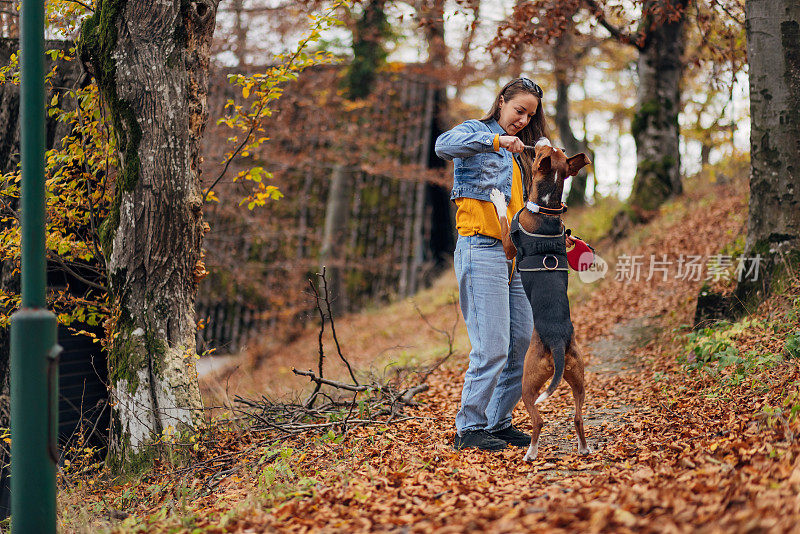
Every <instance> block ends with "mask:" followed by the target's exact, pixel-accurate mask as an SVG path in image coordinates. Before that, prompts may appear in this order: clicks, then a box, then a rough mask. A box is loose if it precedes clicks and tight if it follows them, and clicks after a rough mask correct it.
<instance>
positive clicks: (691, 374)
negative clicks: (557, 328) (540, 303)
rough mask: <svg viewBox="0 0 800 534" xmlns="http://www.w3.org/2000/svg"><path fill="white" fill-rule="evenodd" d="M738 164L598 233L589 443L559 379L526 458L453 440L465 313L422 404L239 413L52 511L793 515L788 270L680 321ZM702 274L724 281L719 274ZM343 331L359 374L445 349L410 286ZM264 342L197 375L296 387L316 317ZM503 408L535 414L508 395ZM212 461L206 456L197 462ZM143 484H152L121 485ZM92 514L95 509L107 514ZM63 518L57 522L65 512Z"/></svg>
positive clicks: (663, 527) (206, 523)
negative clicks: (696, 320)
mask: <svg viewBox="0 0 800 534" xmlns="http://www.w3.org/2000/svg"><path fill="white" fill-rule="evenodd" d="M729 172H731V171H729ZM733 172H736V174H734V175H735V176H739V178H738V179H735V180H734V179H727V180H720V179H717V180H715V181H714V182H712V181H710V180H709V179H708V178H709V176H708V175H703V176H701V177H697V178H695V179H693V180H689V181H687V186H688V187H687V189H688V192H687V193H686V194H685V195H684V196H682V197H681V198H678V199H675V200H674V201H672V202H670V203H669V204H668V205H666V206H665V207H664V208H663V209H662V211H661V214H660V216H659V217H657V218H656V219H654V220H653V221H651V222H650V223H649V224H648V225H645V226H643V227H641V228H638V229H636V230H635V231H634V233H633V234H632V235H630V236H628V238H626V239H625V240H623V241H621V242H619V243H616V244H609V243H603V242H598V252H599V253H600V255H601V256H603V257H604V258H605V259H606V260H607V261H608V262H609V264H610V266H611V269H610V271H609V273H608V275H607V276H606V278H605V279H604V280H603V281H601V282H598V283H595V284H591V285H587V286H585V287H583V288H579V291H576V292H575V293H574V294H573V300H572V317H573V322H574V323H575V327H576V332H577V335H578V339H579V340H580V341H581V343H582V345H583V346H584V352H585V354H586V356H587V359H588V363H589V366H588V369H587V401H586V408H585V418H586V426H587V437H588V439H589V444H590V446H591V447H592V448H593V449H594V451H595V452H594V453H593V454H591V455H589V456H579V455H577V454H576V450H575V449H576V447H575V445H574V429H573V427H572V422H571V421H572V416H573V410H572V399H571V395H570V392H569V389H568V388H567V387H566V385H562V386H561V387H560V388H559V390H558V391H557V393H556V395H555V396H554V397H552V398H551V400H548V402H547V403H546V404H545V405H544V407H543V409H542V414H543V417H544V419H545V422H546V426H545V429H544V431H543V435H542V441H541V445H540V456H539V459H538V460H537V461H535V462H533V463H525V462H523V461H522V456H523V453H524V451H522V450H520V449H507V450H505V451H502V452H500V453H494V454H491V453H484V452H479V451H462V452H457V451H454V450H453V449H452V446H451V444H452V439H453V435H454V427H453V420H454V416H455V412H456V410H457V408H458V402H459V397H460V389H461V384H462V380H463V373H464V369H465V366H466V354H467V352H468V342H467V340H466V336H465V332H464V330H463V326H462V323H461V322H460V320H459V321H458V325H457V327H456V329H455V332H456V334H455V342H454V355H453V356H452V357H451V358H450V359H449V360H448V361H447V363H446V364H445V365H444V366H443V367H442V368H440V369H439V370H437V371H436V372H435V373H433V374H432V375H431V376H430V378H429V380H428V383H429V384H430V389H429V390H428V391H426V392H424V393H422V394H421V395H419V396H418V397H417V400H418V401H419V402H420V405H419V406H418V407H415V408H408V409H407V410H406V414H407V415H408V416H411V418H402V419H401V420H398V421H399V422H396V423H392V424H381V425H370V426H363V427H352V426H349V427H347V430H346V431H344V432H339V431H336V430H335V427H326V428H329V429H326V430H324V431H323V430H320V431H319V433H317V434H315V435H308V434H298V435H297V436H295V437H292V436H289V437H284V438H282V439H281V440H280V441H278V442H275V440H274V437H272V436H271V434H270V432H269V431H263V430H262V431H258V432H255V431H252V430H248V428H247V427H246V426H244V427H242V428H240V429H238V430H237V429H233V430H230V431H222V430H218V431H216V432H215V433H214V434H213V436H214V440H213V441H211V440H209V441H208V442H206V443H204V444H203V447H202V448H201V449H200V451H201V452H199V453H197V456H196V457H191V456H190V458H189V459H188V460H187V461H186V463H187V464H188V466H189V467H187V468H184V469H183V470H181V471H179V473H181V474H180V476H179V477H176V476H167V473H169V472H170V470H171V468H170V467H169V466H168V464H166V463H161V464H159V465H158V466H157V468H156V471H155V472H153V473H147V474H145V475H143V476H142V477H141V478H140V479H137V480H133V481H130V482H127V483H125V484H122V483H105V484H99V486H101V489H100V490H97V491H91V492H87V491H83V492H80V491H75V490H73V491H72V492H70V491H66V490H65V491H64V492H62V501H63V502H64V503H65V504H64V505H63V506H62V510H69V507H68V503H69V502H76V500H78V498H80V499H82V501H81V502H83V501H86V502H90V503H91V502H100V501H101V497H100V496H98V494H100V493H103V494H104V495H105V496H104V497H103V498H102V502H106V503H108V504H107V505H106V507H107V508H111V507H117V508H118V507H119V504H118V503H123V504H125V506H126V509H127V510H128V512H130V513H131V514H132V515H131V517H129V518H128V519H126V520H125V523H126V524H125V523H123V524H120V523H116V525H117V528H119V529H120V530H122V531H135V529H136V528H141V529H147V530H148V531H167V530H168V529H170V528H174V529H175V531H184V530H185V531H192V532H263V531H290V532H309V531H325V532H356V531H359V532H366V531H379V532H383V531H386V532H395V531H404V532H430V531H438V532H467V531H486V532H520V531H523V530H542V531H544V530H546V531H548V532H550V531H553V532H585V531H591V532H633V531H636V532H685V531H699V532H722V531H726V532H790V531H793V530H795V529H796V528H797V524H800V499H798V494H799V492H800V444H799V443H798V441H797V436H798V433H799V432H800V424H799V422H798V414H800V398H798V389H800V387H799V386H800V365H799V363H800V277H798V273H792V274H791V275H790V276H788V277H787V278H786V280H784V282H783V284H782V286H781V289H780V290H779V291H778V293H777V294H776V295H775V296H774V297H773V298H772V299H770V300H769V301H768V302H766V303H764V304H763V305H762V306H761V307H760V308H759V309H758V310H755V311H753V312H752V313H751V314H750V315H749V316H748V317H747V318H746V319H744V320H743V321H740V322H737V323H734V324H730V323H722V324H719V325H716V326H713V327H709V328H706V329H703V330H699V331H697V332H692V331H691V329H690V327H691V325H692V323H693V317H694V309H695V303H696V300H697V294H698V291H699V290H700V287H701V286H702V284H703V282H704V278H705V277H706V276H707V275H708V273H709V272H712V273H713V272H714V271H713V270H714V269H715V267H714V266H715V265H717V264H718V263H719V261H720V259H719V257H717V258H714V255H718V254H720V253H721V254H723V255H728V254H731V253H732V252H731V251H735V248H736V246H737V245H736V243H737V238H738V236H739V235H740V234H741V232H742V231H743V225H744V222H745V218H746V211H747V209H746V181H745V179H744V176H745V173H744V172H743V170H742V169H741V168H739V169H734V171H733ZM717 178H719V175H717ZM579 215H580V214H579ZM585 216H587V217H589V216H590V215H585ZM568 222H569V223H570V224H572V225H573V227H576V228H577V227H578V225H577V224H574V223H572V222H570V221H568ZM739 241H740V240H739ZM662 255H666V258H665V257H664V256H662ZM651 256H653V257H654V260H659V261H661V262H662V263H653V264H652V265H653V266H655V267H656V270H654V271H653V272H652V273H651V272H650V270H651V269H650V267H651ZM696 256H699V257H701V258H702V260H703V261H702V264H703V266H704V268H703V271H702V273H701V276H700V277H699V279H698V280H695V279H694V276H693V275H692V276H685V274H686V271H687V263H686V261H685V260H686V259H687V258H689V257H696ZM626 257H627V258H628V259H625V258H626ZM634 257H641V259H642V262H643V263H642V266H641V272H640V275H639V276H638V277H637V276H636V275H635V274H636V273H635V269H633V271H631V270H630V269H628V268H620V265H631V261H630V258H634ZM681 257H683V258H684V261H683V262H681V261H680V260H679V258H681ZM634 264H635V262H634ZM678 264H680V267H681V269H683V272H682V273H679V272H678ZM682 275H683V276H682ZM713 278H714V276H712V280H711V281H712V282H714V283H716V284H723V285H724V280H723V277H722V276H720V280H716V281H715V280H713ZM571 283H573V284H574V283H575V281H574V280H573V281H572V282H571ZM729 284H730V282H729ZM454 292H455V285H454V280H453V277H452V275H449V273H448V275H446V276H444V277H443V278H442V279H441V280H440V281H439V282H438V283H437V284H436V285H435V286H434V287H433V288H431V289H430V290H428V291H426V292H424V293H423V294H421V295H419V296H418V297H417V299H415V300H416V302H417V303H418V306H419V307H420V308H421V310H422V312H423V313H424V314H425V316H426V317H428V318H429V320H430V321H431V322H432V323H433V324H434V325H435V326H437V327H445V328H449V327H450V326H452V324H453V321H454V320H456V317H457V316H456V315H454V314H455V313H457V312H456V310H454V306H453V304H452V302H451V297H452V295H453V294H454ZM337 333H338V334H339V339H340V341H341V344H342V347H343V352H344V353H345V354H346V355H347V356H348V359H349V361H350V362H351V363H353V364H354V365H355V366H356V367H357V368H358V369H360V370H361V371H360V372H361V373H365V372H366V370H368V369H373V370H375V371H376V372H377V373H378V374H380V373H382V372H384V369H385V365H386V364H387V363H388V362H391V361H400V363H402V364H406V363H411V362H415V361H416V362H424V361H429V360H430V359H432V358H435V357H437V356H440V355H442V354H446V353H447V352H448V343H447V340H446V338H445V336H443V335H442V334H438V333H436V332H434V331H433V330H432V329H431V328H430V327H429V326H428V325H426V324H425V322H424V321H423V320H421V319H420V318H419V316H418V313H417V312H416V310H415V308H414V306H413V305H412V304H411V303H410V302H401V303H397V304H394V305H392V306H389V307H385V308H380V309H375V310H368V311H366V312H364V313H362V314H359V315H355V316H351V317H344V318H342V319H340V320H339V321H338V322H337ZM327 347H328V348H327V349H326V350H327V353H328V357H327V359H326V365H327V369H328V371H329V372H330V373H331V374H330V376H331V377H335V378H339V379H344V378H345V377H346V376H347V375H346V370H345V369H344V368H343V366H341V365H340V364H338V363H337V362H336V360H338V357H336V356H335V354H336V353H335V351H334V349H332V348H330V345H328V346H327ZM258 351H261V352H257V354H260V355H261V356H264V357H261V358H254V359H253V360H254V361H258V362H262V363H258V364H249V366H246V364H247V361H246V360H245V363H244V364H242V367H240V369H239V370H237V371H235V372H231V371H226V372H225V373H223V374H221V375H218V376H216V378H214V377H209V378H207V379H206V380H205V386H204V388H205V391H206V392H209V393H214V394H216V395H218V398H219V399H222V400H224V399H226V398H228V399H229V398H230V397H231V396H232V395H233V394H234V393H237V394H241V395H243V396H250V397H256V396H258V395H260V394H261V393H262V392H265V391H267V392H269V393H270V394H271V395H276V396H279V395H286V394H288V392H289V391H297V389H296V388H303V387H307V384H306V382H305V380H300V379H299V378H297V377H293V376H292V375H291V372H290V368H291V367H292V366H296V367H298V368H312V369H314V368H316V361H317V326H316V325H313V324H312V325H309V326H308V327H307V328H306V329H305V331H304V332H303V333H302V334H301V335H300V336H298V337H297V338H296V339H295V340H294V341H292V342H291V343H288V344H285V345H273V346H270V344H268V343H265V344H264V345H263V346H262V347H259V348H258ZM326 376H327V375H326ZM362 376H364V375H363V374H362ZM214 380H217V381H221V383H222V384H227V386H225V387H221V386H215V385H213V382H214ZM226 392H227V393H226ZM226 394H227V397H226ZM514 423H515V424H516V425H517V426H518V427H520V428H523V429H529V428H530V422H529V419H528V416H527V414H526V413H525V412H524V409H523V407H522V405H521V404H520V405H519V406H518V408H517V410H516V411H515V414H514ZM231 458H233V459H232V460H231ZM214 462H217V463H214ZM214 465H218V466H219V467H216V468H211V467H209V466H214ZM215 469H216V470H215ZM152 485H158V489H157V490H153V491H151V492H150V493H149V494H147V495H142V496H140V497H131V495H132V494H137V493H140V492H141V488H144V487H150V488H152V487H153V486H152ZM121 495H128V500H127V501H126V500H124V499H122V500H119V499H120V496H121ZM70 499H72V501H70ZM115 503H116V504H115ZM101 509H102V507H101ZM90 515H91V514H90ZM100 515H102V513H100V514H95V515H94V516H93V517H92V518H91V520H90V521H94V524H95V525H105V526H106V527H109V526H110V525H111V524H112V523H111V522H109V521H108V520H104V519H100V518H99V516H100ZM62 517H63V521H64V522H69V521H70V518H71V517H77V515H76V514H73V515H72V516H70V515H69V513H66V512H65V513H64V514H63V515H62ZM82 517H85V514H84V516H82ZM73 521H74V520H73ZM73 524H74V523H73ZM192 529H194V530H192Z"/></svg>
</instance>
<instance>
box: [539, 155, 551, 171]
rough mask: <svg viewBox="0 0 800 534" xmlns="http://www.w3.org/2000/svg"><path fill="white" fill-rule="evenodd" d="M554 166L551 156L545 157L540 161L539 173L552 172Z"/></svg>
mask: <svg viewBox="0 0 800 534" xmlns="http://www.w3.org/2000/svg"><path fill="white" fill-rule="evenodd" d="M551 166H552V162H551V161H550V156H549V155H548V156H544V157H543V158H542V159H540V160H539V171H541V172H550V168H551Z"/></svg>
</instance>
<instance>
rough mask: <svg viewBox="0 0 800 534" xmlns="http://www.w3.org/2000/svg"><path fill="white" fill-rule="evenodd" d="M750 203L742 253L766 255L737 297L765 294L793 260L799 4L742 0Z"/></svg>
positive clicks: (798, 174)
mask: <svg viewBox="0 0 800 534" xmlns="http://www.w3.org/2000/svg"><path fill="white" fill-rule="evenodd" d="M745 15H746V31H747V57H748V62H749V67H750V117H751V126H750V209H749V217H748V222H747V240H746V242H745V250H744V257H745V258H753V257H755V256H756V255H759V254H760V255H761V258H763V259H764V260H765V261H764V262H763V263H762V264H761V266H760V269H759V276H758V279H757V280H752V279H751V278H752V277H743V280H742V281H741V282H740V283H739V286H738V287H737V291H736V292H737V297H738V298H739V299H740V300H741V301H742V302H744V303H756V302H758V301H760V300H762V299H763V298H766V296H767V295H768V294H769V291H770V287H771V285H772V282H773V281H774V280H775V278H776V276H777V275H779V274H780V271H781V270H782V269H783V268H784V267H785V263H784V262H791V263H794V264H795V265H796V264H798V262H800V166H798V158H800V4H798V3H797V1H796V0H769V1H767V0H748V1H747V4H746V12H745Z"/></svg>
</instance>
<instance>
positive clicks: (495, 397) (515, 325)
mask: <svg viewBox="0 0 800 534" xmlns="http://www.w3.org/2000/svg"><path fill="white" fill-rule="evenodd" d="M508 301H509V312H510V318H511V332H510V341H509V345H508V361H507V362H506V366H505V368H504V369H503V372H502V373H501V374H500V379H499V380H498V382H497V387H495V388H494V393H493V394H492V398H491V400H490V401H489V405H488V407H487V408H486V417H487V425H486V430H488V431H489V432H496V431H498V430H503V429H504V428H508V427H509V426H511V411H512V410H513V409H514V406H516V405H517V402H519V399H520V397H521V396H522V370H523V366H524V363H525V353H526V352H527V351H528V346H529V345H530V343H531V336H532V335H533V313H532V312H531V304H530V302H529V301H528V297H527V295H526V294H525V289H524V288H523V287H522V280H521V279H520V276H519V273H514V277H513V278H512V279H511V285H510V286H509V293H508Z"/></svg>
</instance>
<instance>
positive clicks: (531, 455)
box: [522, 443, 539, 462]
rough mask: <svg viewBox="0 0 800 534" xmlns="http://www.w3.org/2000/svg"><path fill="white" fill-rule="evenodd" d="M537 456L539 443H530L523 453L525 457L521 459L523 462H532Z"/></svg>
mask: <svg viewBox="0 0 800 534" xmlns="http://www.w3.org/2000/svg"><path fill="white" fill-rule="evenodd" d="M537 456H539V444H538V443H531V445H530V447H528V452H526V453H525V457H524V458H523V459H522V460H523V461H525V462H533V461H534V460H536V457H537Z"/></svg>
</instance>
